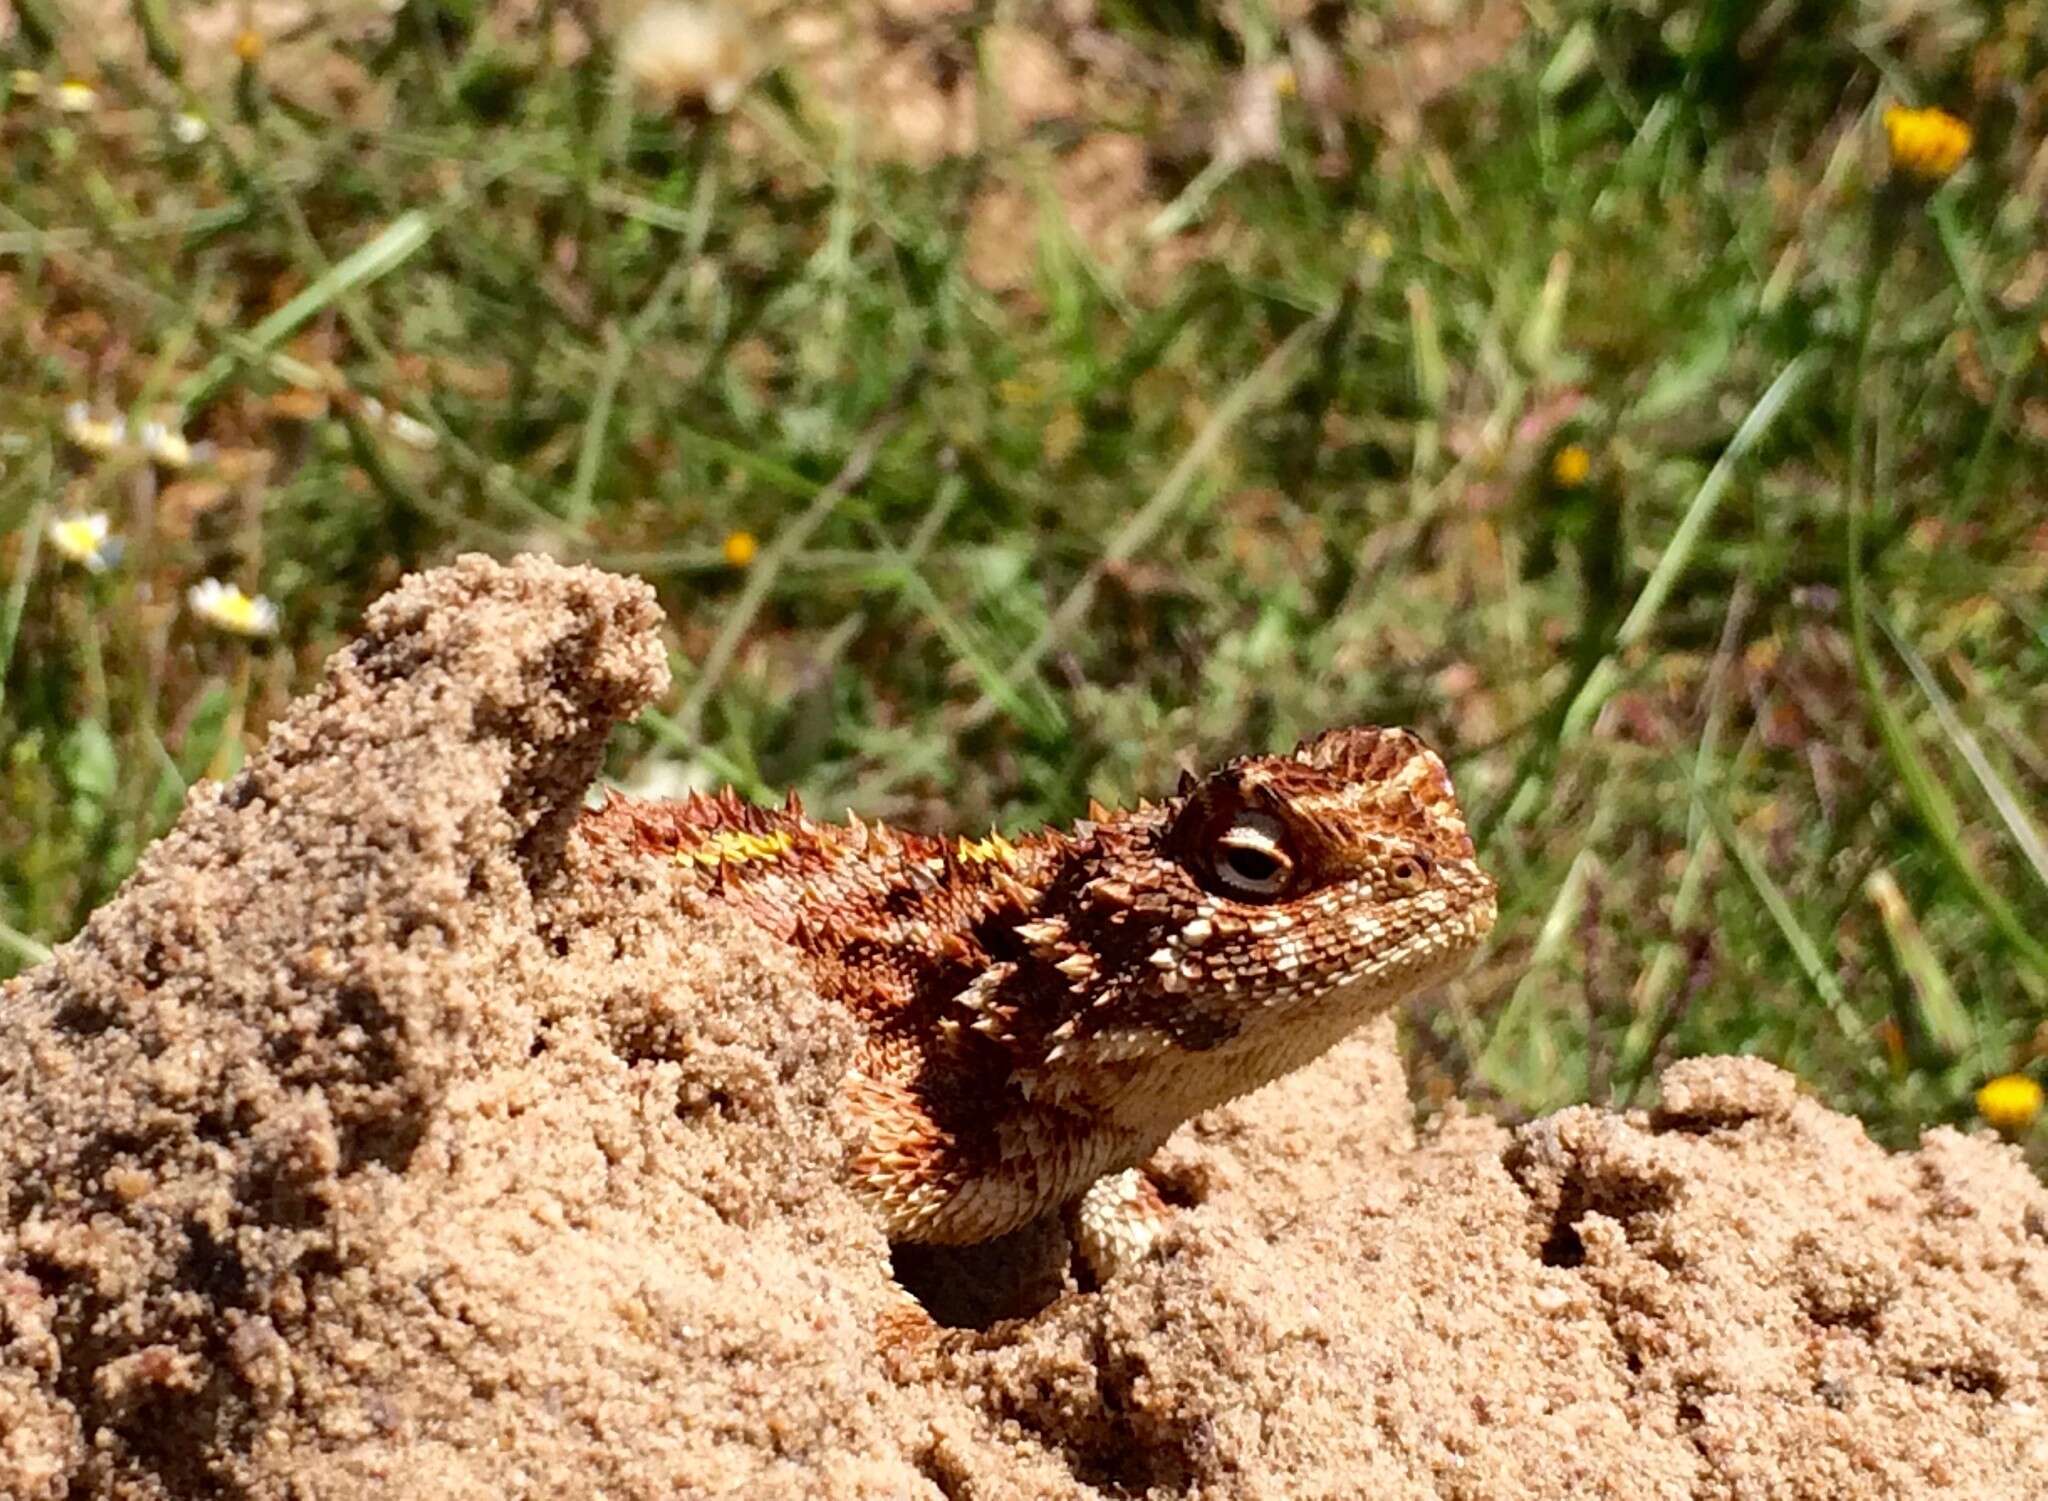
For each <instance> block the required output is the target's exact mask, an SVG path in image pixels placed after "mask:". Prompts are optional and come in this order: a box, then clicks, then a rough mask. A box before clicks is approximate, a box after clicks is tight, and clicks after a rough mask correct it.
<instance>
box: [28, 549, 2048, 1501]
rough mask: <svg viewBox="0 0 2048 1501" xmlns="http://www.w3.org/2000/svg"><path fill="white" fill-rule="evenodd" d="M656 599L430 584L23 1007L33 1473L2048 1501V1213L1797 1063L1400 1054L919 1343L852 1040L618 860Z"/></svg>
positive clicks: (2013, 1161) (436, 1493) (199, 808)
mask: <svg viewBox="0 0 2048 1501" xmlns="http://www.w3.org/2000/svg"><path fill="white" fill-rule="evenodd" d="M658 625H659V621H658V616H657V613H656V611H655V609H654V606H653V604H652V602H651V596H650V594H649V592H648V591H647V590H646V589H645V588H644V587H643V586H641V585H639V584H637V583H634V582H632V581H629V580H624V579H617V578H612V577H607V576H605V575H601V574H597V573H592V572H588V571H578V570H567V569H563V568H560V567H557V566H554V565H552V564H547V563H541V562H524V563H521V564H518V565H516V566H514V567H510V568H504V567H498V566H496V565H493V564H490V563H488V562H485V561H483V560H480V559H470V560H466V561H464V562H462V563H461V564H459V565H458V566H456V567H453V568H449V569H445V570H441V571H439V572H436V573H431V574H427V575H423V576H421V577H418V578H415V579H412V580H410V581H409V582H407V583H406V584H405V585H403V586H402V587H401V588H399V589H398V590H397V591H395V592H394V593H393V594H391V595H390V596H388V597H386V598H385V599H384V600H383V601H382V602H381V603H379V604H378V605H377V606H376V607H375V608H374V609H373V610H372V611H371V613H370V616H369V618H368V620H367V622H366V625H365V630H364V635H363V638H362V639H361V641H360V642H359V643H358V644H357V645H355V646H354V647H352V648H351V649H349V650H348V651H346V652H343V653H342V654H341V655H339V656H338V657H337V658H336V659H335V660H334V662H333V663H332V664H331V666H330V668H329V671H328V675H327V679H326V682H325V683H324V685H323V686H322V687H321V688H320V690H319V691H318V692H316V693H314V694H313V695H311V696H309V697H308V698H306V699H305V700H303V701H302V702H300V703H299V704H298V705H297V706H296V707H295V708H294V710H293V712H292V713H291V715H290V716H289V717H288V718H287V719H286V720H285V721H284V722H283V723H281V724H280V725H279V726H278V727H277V728H276V730H275V732H274V733H273V734H272V736H271V739H270V742H269V744H268V745H267V746H266V747H265V748H264V750H263V751H262V752H261V754H259V755H258V756H257V757H256V758H255V759H254V760H253V761H252V763H251V764H250V766H249V768H248V769H247V770H246V771H245V772H244V773H243V774H242V775H240V776H239V777H237V778H235V779H234V780H233V781H232V782H230V783H228V784H226V785H224V786H210V787H204V788H201V789H199V790H197V791H195V793H194V794H193V797H192V801H191V804H190V806H189V807H188V808H187V810H186V812H185V815H184V817H183V818H182V819H181V820H180V822H179V824H178V827H177V828H176V830H175V831H174V832H173V833H172V834H171V835H170V836H169V837H167V838H166V839H164V840H163V841H162V842H161V843H160V844H158V845H157V846H156V847H155V848H154V849H153V850H152V851H151V852H150V853H149V855H148V856H147V858H146V859H145V860H144V862H143V865H142V868H141V869H140V870H139V871H138V872H137V874H136V876H135V877H134V879H133V880H132V881H131V882H130V883H129V884H128V886H127V887H126V888H125V889H124V890H123V891H122V893H121V894H120V896H119V897H117V898H116V899H115V900H114V901H113V902H112V903H110V904H109V905H108V906H107V907H106V908H105V909H104V910H102V911H101V912H100V913H98V914H97V915H96V916H95V917H94V918H93V920H92V921H91V923H90V924H88V926H87V928H86V930H85V932H84V933H83V934H82V935H81V936H80V937H79V938H78V939H77V940H76V941H75V942H73V943H71V944H69V945H67V946H66V947H65V948H64V949H63V950H62V951H61V952H60V953H59V954H58V955H57V957H56V958H55V959H54V960H53V961H52V962H51V963H50V964H48V965H47V966H45V967H44V968H42V969H40V970H38V971H36V972H35V973H33V974H31V975H28V976H26V977H24V978H23V979H21V980H19V981H17V982H15V983H13V984H12V985H10V986H9V987H7V988H6V989H5V990H0V1494H4V1495H6V1496H8V1497H20V1498H24V1501H29V1498H45V1497H47V1498H58V1497H88V1496H93V1497H97V1496H121V1497H172V1496H177V1497H198V1496H237V1497H256V1498H269V1497H279V1498H282V1497H319V1498H323V1501H326V1498H352V1497H358V1496H361V1497H370V1496H379V1497H382V1496H392V1495H406V1496H433V1497H442V1496H446V1497H458V1498H460V1497H478V1498H482V1497H492V1498H499V1497H524V1496H549V1497H580V1496H595V1495H605V1496H610V1497H650V1498H651V1497H668V1496H699V1495H744V1496H749V1497H774V1496H808V1495H823V1496H835V1497H867V1496H874V1497H884V1496H887V1497H897V1496H930V1497H952V1498H963V1501H964V1498H981V1497H1013V1496H1014V1497H1092V1496H1119V1497H1126V1496H1159V1497H1165V1496H1175V1497H1181V1496H1188V1497H1240V1496H1243V1497H1262V1496H1272V1497H1309V1496H1373V1497H1386V1498H1404V1497H1417V1498H1420V1497H1462V1498H1473V1501H1478V1498H1487V1501H1513V1498H1521V1497H1573V1498H1585V1497H1626V1498H1634V1497H1657V1498H1663V1497H1669V1498H1673V1501H1678V1498H1694V1497H1700V1498H1711V1497H1730V1498H1734V1497H1744V1498H1748V1497H1757V1498H1764V1497H1773V1498H1776V1497H1787V1498H1789V1497H1814V1498H1820V1497H1855V1498H1863V1497H1934V1496H1957V1495H1969V1496H1982V1497H2022V1498H2023V1497H2034V1496H2048V1380H2044V1377H2048V1192H2044V1190H2043V1188H2042V1186H2041V1185H2040V1184H2039V1183H2038V1182H2036V1181H2035V1180H2034V1179H2033V1178H2032V1177H2031V1176H2030V1175H2029V1174H2028V1173H2027V1172H2026V1171H2025V1169H2024V1168H2023V1167H2022V1165H2021V1164H2020V1162H2019V1160H2018V1158H2017V1156H2016V1154H2015V1153H2014V1152H2013V1151H2011V1150H2009V1149H2007V1148H2005V1147H2002V1146H2000V1145H1998V1144H1996V1143H1995V1142H1993V1141H1991V1140H1989V1139H1988V1138H1982V1137H1978V1138H1966V1137H1963V1136H1961V1135H1958V1134H1956V1133H1953V1132H1947V1131H1937V1132H1934V1133H1932V1134H1930V1135H1929V1136H1928V1137H1927V1139H1926V1140H1925V1141H1924V1142H1923V1143H1922V1145H1921V1147H1920V1149H1919V1150H1918V1151H1916V1152H1912V1153H1908V1154H1902V1155H1896V1156H1893V1155H1887V1154H1886V1153H1884V1152H1882V1151H1880V1150H1879V1149H1878V1148H1877V1147H1875V1146H1873V1145H1872V1144H1871V1143H1870V1142H1869V1141H1868V1140H1867V1139H1866V1138H1865V1136H1864V1135H1863V1133H1862V1131H1861V1130H1860V1128H1859V1127H1858V1126H1857V1125H1856V1123H1855V1122H1853V1121H1851V1120H1847V1119H1844V1118H1842V1117H1840V1116H1836V1115H1833V1114H1830V1113H1829V1112H1827V1111H1825V1110H1823V1109H1821V1108H1820V1107H1819V1106H1817V1105H1816V1104H1814V1103H1813V1102H1811V1101H1810V1100H1807V1099H1805V1098H1803V1097H1802V1096H1801V1095H1800V1094H1799V1092H1798V1091H1797V1090H1796V1088H1795V1087H1794V1084H1793V1081H1792V1080H1791V1079H1790V1078H1789V1077H1787V1076H1786V1075H1784V1074H1781V1073H1778V1072H1776V1071H1775V1070H1773V1069H1770V1068H1768V1067H1766V1066H1764V1065H1762V1064H1760V1063H1756V1062H1752V1061H1745V1060H1732V1059H1720V1060H1701V1061H1697V1062H1693V1063H1688V1064H1684V1065H1681V1066H1679V1067H1676V1068H1674V1069H1672V1070H1671V1071H1670V1072H1669V1073H1667V1075H1666V1076H1665V1079H1664V1084H1663V1105H1662V1107H1661V1108H1660V1109H1659V1110H1658V1111H1656V1112H1654V1113H1648V1114H1632V1115H1629V1116H1625V1117H1624V1116H1615V1115H1610V1114H1604V1113H1600V1112H1596V1111H1592V1110H1571V1111H1566V1112H1563V1113H1562V1114H1560V1115H1557V1116H1555V1117H1552V1118H1549V1119H1547V1120H1544V1121H1540V1122H1537V1123H1536V1124H1534V1125H1532V1126H1530V1127H1527V1128H1525V1129H1523V1130H1521V1131H1518V1132H1509V1131H1506V1130H1504V1129H1502V1128H1501V1127H1499V1126H1497V1125H1495V1124H1493V1123H1491V1122H1488V1121H1485V1120H1481V1119H1477V1118H1471V1117H1459V1116H1453V1117H1451V1118H1448V1119H1446V1120H1443V1121H1441V1122H1439V1123H1437V1124H1436V1125H1434V1126H1433V1127H1432V1128H1431V1129H1429V1130H1427V1131H1425V1132H1423V1133H1422V1134H1421V1135H1420V1136H1419V1137H1418V1136H1417V1135H1416V1134H1415V1133H1414V1132H1413V1131H1412V1130H1411V1128H1410V1126H1409V1123H1408V1108H1407V1104H1406V1098H1405V1094H1404V1092H1403V1090H1402V1088H1401V1084H1400V1078H1399V1072H1398V1064H1397V1062H1396V1061H1395V1059H1394V1056H1393V1054H1392V1052H1391V1051H1390V1049H1389V1045H1388V1038H1387V1036H1386V1035H1385V1034H1384V1032H1383V1031H1376V1032H1372V1033H1369V1034H1368V1035H1365V1036H1362V1037H1360V1038H1358V1039H1356V1040H1354V1041H1353V1042H1352V1043H1349V1044H1347V1045H1346V1046H1344V1047H1343V1048H1341V1049H1339V1050H1338V1051H1337V1052H1336V1053H1334V1054H1333V1055H1332V1056H1331V1057H1329V1058H1328V1059H1326V1060H1325V1061H1324V1062H1323V1063H1322V1064H1320V1065H1318V1066H1317V1067H1315V1068H1313V1069H1311V1070H1308V1071H1306V1072H1305V1073H1303V1074H1301V1075H1298V1076H1296V1077H1295V1078H1293V1079H1290V1080H1286V1081H1283V1082H1282V1083H1281V1084H1279V1085H1276V1086H1274V1087H1272V1088H1269V1089H1268V1090H1266V1091H1264V1092H1262V1093H1260V1094H1258V1095H1256V1096H1253V1097H1252V1098H1250V1099H1248V1100H1246V1101H1243V1102H1241V1103H1239V1104H1238V1105H1236V1106H1234V1107H1232V1108H1230V1109H1227V1110H1224V1111H1221V1112H1218V1113H1217V1114H1215V1115H1213V1116H1211V1117H1208V1118H1205V1119H1204V1120H1202V1121H1200V1122H1197V1123H1196V1124H1195V1125H1194V1126H1192V1127H1190V1128H1189V1129H1187V1130H1185V1131H1184V1132H1182V1134H1181V1136H1180V1137H1179V1138H1177V1139H1176V1141H1175V1143H1174V1144H1173V1145H1172V1146H1171V1147H1170V1149H1169V1157H1170V1161H1169V1164H1168V1166H1169V1178H1170V1181H1171V1183H1172V1185H1173V1188H1174V1191H1175V1194H1176V1195H1177V1197H1179V1198H1180V1199H1183V1200H1185V1201H1186V1202H1187V1203H1188V1206H1189V1207H1188V1208H1187V1209H1186V1211H1185V1212H1184V1214H1183V1215H1182V1217H1181V1219H1180V1221H1179V1225H1178V1228H1177V1229H1176V1230H1175V1231H1174V1232H1173V1233H1172V1234H1171V1235H1170V1236H1169V1238H1168V1241H1167V1244H1166V1248H1165V1254H1164V1256H1163V1257H1162V1259H1161V1260H1160V1261H1159V1262H1158V1263H1157V1264H1156V1265H1153V1266H1151V1267H1148V1268H1147V1269H1145V1270H1144V1271H1142V1272H1141V1273H1139V1274H1137V1275H1133V1276H1131V1277H1129V1278H1127V1279H1124V1280H1122V1281H1119V1282H1117V1283H1115V1284H1113V1285H1112V1286H1111V1287H1109V1288H1108V1289H1107V1290H1105V1291H1102V1292H1097V1293H1077V1292H1072V1291H1067V1292H1065V1293H1063V1294H1061V1295H1059V1296H1057V1297H1056V1298H1054V1300H1053V1301H1052V1302H1051V1303H1050V1304H1049V1305H1047V1306H1045V1307H1043V1308H1041V1309H1040V1310H1039V1311H1037V1312H1036V1313H1035V1314H1034V1315H1033V1316H1031V1317H1029V1318H1026V1319H1021V1320H1016V1321H1011V1322H1004V1323H999V1324H997V1325H995V1326H993V1327H990V1328H987V1329H983V1330H979V1331H976V1330H971V1329H969V1330H956V1331H952V1332H949V1333H943V1334H938V1333H929V1332H926V1333H920V1332H918V1329H917V1327H916V1325H915V1323H914V1321H913V1320H911V1319H909V1318H908V1317H907V1316H906V1303H905V1298H904V1294H903V1293H902V1291H901V1290H900V1288H899V1287H898V1286H897V1284H896V1283H894V1282H893V1281H892V1280H891V1277H890V1272H889V1260H888V1251H887V1248H886V1246H885V1245H884V1244H883V1242H882V1240H881V1238H880V1236H879V1235H878V1234H877V1233H876V1230H875V1228H874V1227H873V1226H872V1225H871V1224H870V1223H868V1222H867V1220H866V1219H865V1218H864V1217H863V1216H862V1215H861V1213H860V1212H859V1210H858V1209H857V1207H856V1206H855V1205H854V1203H853V1202H852V1201H851V1199H850V1198H849V1197H848V1196H847V1194H846V1193H845V1191H844V1190H843V1189H842V1188H841V1187H840V1186H839V1182H838V1179H837V1176H836V1171H835V1170H836V1166H837V1163H838V1159H839V1153H840V1145H839V1141H840V1138H839V1133H838V1122H837V1120H836V1119H835V1116H834V1110H833V1105H832V1100H833V1093H834V1083H835V1080H836V1078H837V1074H838V1071H839V1069H840V1067H841V1065H842V1063H843V1060H844V1057H845V1055H846V1048H847V1042H848V1038H847V1033H846V1028H845V1025H844V1023H843V1022H842V1021H841V1020H840V1019H839V1018H837V1017H836V1016H835V1015H834V1014H833V1013H832V1012H831V1011H830V1010H829V1009H827V1008H825V1007H824V1006H823V1005H822V1004H821V1003H820V1002H819V1000H818V999H817V998H816V997H815V996H814V995H812V994H810V993H809V992H807V991H806V989H805V988H804V986H803V984H802V983H801V982H800V980H799V979H798V978H797V977H796V975H795V974H794V972H793V971H792V970H791V968H790V967H789V966H787V965H785V964H783V963H781V962H779V961H778V960H777V958H776V957H775V956H774V955H771V954H762V953H758V952H756V951H754V950H753V949H752V948H751V947H750V946H749V945H748V944H747V942H746V941H745V939H744V937H743V935H740V934H737V933H735V932H733V931H731V930H729V929H727V928H725V927H723V926H721V925H720V924H719V923H718V922H717V921H715V920H713V919H711V918H708V917H706V916H704V915H702V914H697V913H692V912H689V911H686V910H684V908H683V907H682V906H681V905H680V903H679V898H678V897H677V895H676V893H675V892H674V891H672V890H671V889H670V888H669V887H668V885H667V884H666V881H665V879H664V876H663V873H662V872H661V871H660V870H658V869H649V870H646V871H641V872H638V873H634V874H631V875H622V874H621V873H620V872H618V871H609V872H607V871H601V870H597V869H595V868H593V867H592V866H591V865H590V864H589V862H588V859H587V857H586V856H585V854H584V853H583V852H582V850H581V848H580V846H579V845H578V844H577V843H576V841H575V840H574V839H573V838H570V837H568V827H569V823H570V821H571V819H572V818H573V814H574V810H575V808H576V807H577V805H578V802H579V798H580V795H581V792H582V789H583V788H584V786H585V785H586V783H587V782H588V780H589V778H590V776H591V775H592V773H593V771H594V769H595V766H596V764H597V759H598V755H599V750H600V747H601V744H602V742H603V739H604V736H605V733H606V731H607V729H608V728H609V727H610V726H611V725H612V724H613V723H614V722H616V721H617V720H618V719H619V718H621V717H622V716H625V715H629V714H630V713H632V712H633V711H634V709H635V708H636V707H637V706H638V705H639V704H641V703H642V702H644V701H646V700H647V699H648V698H649V697H650V696H651V695H653V694H655V693H657V692H659V691H660V690H661V688H662V686H663V683H664V678H665V669H664V667H663V655H662V650H661V647H660V643H659V639H658ZM1058 1249H1059V1248H1058V1246H1057V1245H1056V1244H1054V1245H1051V1246H1048V1245H1046V1244H1045V1237H1039V1241H1038V1243H1037V1244H1036V1245H1035V1247H1033V1248H1032V1249H1031V1250H1030V1251H1029V1252H1027V1251H1025V1250H1022V1249H1017V1250H1013V1251H1012V1252H1011V1253H1010V1254H1012V1255H1013V1256H1015V1257H1027V1256H1030V1255H1036V1256H1048V1255H1056V1253H1057V1251H1058ZM1013 1270H1014V1269H1013ZM1024 1280H1025V1281H1027V1282H1028V1281H1029V1278H1028V1277H1027V1278H1025V1279H1024ZM1043 1281H1044V1279H1043V1278H1042V1277H1041V1278H1040V1282H1041V1283H1043ZM1051 1290H1052V1291H1054V1292H1057V1291H1058V1289H1057V1287H1056V1286H1055V1287H1053V1288H1052V1289H1051Z"/></svg>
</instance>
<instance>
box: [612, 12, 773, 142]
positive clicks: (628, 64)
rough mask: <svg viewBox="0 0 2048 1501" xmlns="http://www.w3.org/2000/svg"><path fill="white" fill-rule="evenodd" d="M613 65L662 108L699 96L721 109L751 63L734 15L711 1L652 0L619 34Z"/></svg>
mask: <svg viewBox="0 0 2048 1501" xmlns="http://www.w3.org/2000/svg"><path fill="white" fill-rule="evenodd" d="M618 56H619V67H620V68H621V70H623V71H624V73H625V75H626V77H627V78H629V79H631V80H632V81H633V83H634V84H635V85H636V86H638V88H639V89H640V90H641V91H642V93H644V94H645V95H646V96H647V97H648V98H649V99H650V100H651V101H653V102H654V103H655V104H657V105H659V106H660V107H662V108H666V109H675V108H677V107H679V106H682V105H688V104H696V103H699V102H701V103H702V104H703V105H704V107H705V108H707V109H710V110H713V111H716V112H718V113H720V114H723V113H724V112H725V111H726V110H729V109H731V108H732V107H733V105H734V104H735V103H736V102H737V101H738V99H739V97H740V93H741V91H742V90H744V89H745V88H746V86H747V80H748V79H750V78H752V77H753V75H754V69H755V57H754V48H753V44H752V42H751V41H750V40H749V38H748V36H747V33H746V31H745V30H744V29H743V28H742V27H741V25H740V23H739V20H738V18H737V17H735V16H734V15H733V14H732V13H731V12H729V11H727V10H725V9H724V8H723V7H721V6H717V5H705V4H690V3H686V0H655V3H654V4H652V5H650V6H648V7H647V9H645V10H643V11H641V12H640V14H639V15H638V16H635V17H634V18H633V22H632V24H631V25H630V26H628V27H627V28H626V30H625V32H624V33H623V34H622V35H621V36H620V37H619V52H618Z"/></svg>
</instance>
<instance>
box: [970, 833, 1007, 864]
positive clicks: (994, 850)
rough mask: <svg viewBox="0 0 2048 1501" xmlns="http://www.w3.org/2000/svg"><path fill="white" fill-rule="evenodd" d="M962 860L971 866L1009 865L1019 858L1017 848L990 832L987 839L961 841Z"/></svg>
mask: <svg viewBox="0 0 2048 1501" xmlns="http://www.w3.org/2000/svg"><path fill="white" fill-rule="evenodd" d="M959 853H960V858H961V859H962V860H965V861H966V862H967V863H968V864H969V865H1009V864H1012V863H1013V862H1015V860H1016V858H1017V846H1016V845H1014V844H1012V843H1010V841H1009V840H1007V839H1005V838H1004V837H1003V836H1002V835H1000V834H998V833H996V832H995V831H994V830H990V832H989V836H988V838H986V839H968V838H966V837H965V836H964V835H963V836H962V837H961V840H960V851H959Z"/></svg>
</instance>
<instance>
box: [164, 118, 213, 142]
mask: <svg viewBox="0 0 2048 1501" xmlns="http://www.w3.org/2000/svg"><path fill="white" fill-rule="evenodd" d="M209 128H210V127H209V126H208V125H207V123H206V121H205V120H204V119H202V118H201V117H200V116H198V115H195V114H192V113H191V112H190V111H187V112H186V113H184V114H180V115H173V116H172V117H171V139H172V140H174V141H176V142H177V143H178V144H179V145H180V146H197V145H198V144H199V143H200V142H201V141H203V140H205V139H206V135H207V131H208V129H209Z"/></svg>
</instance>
